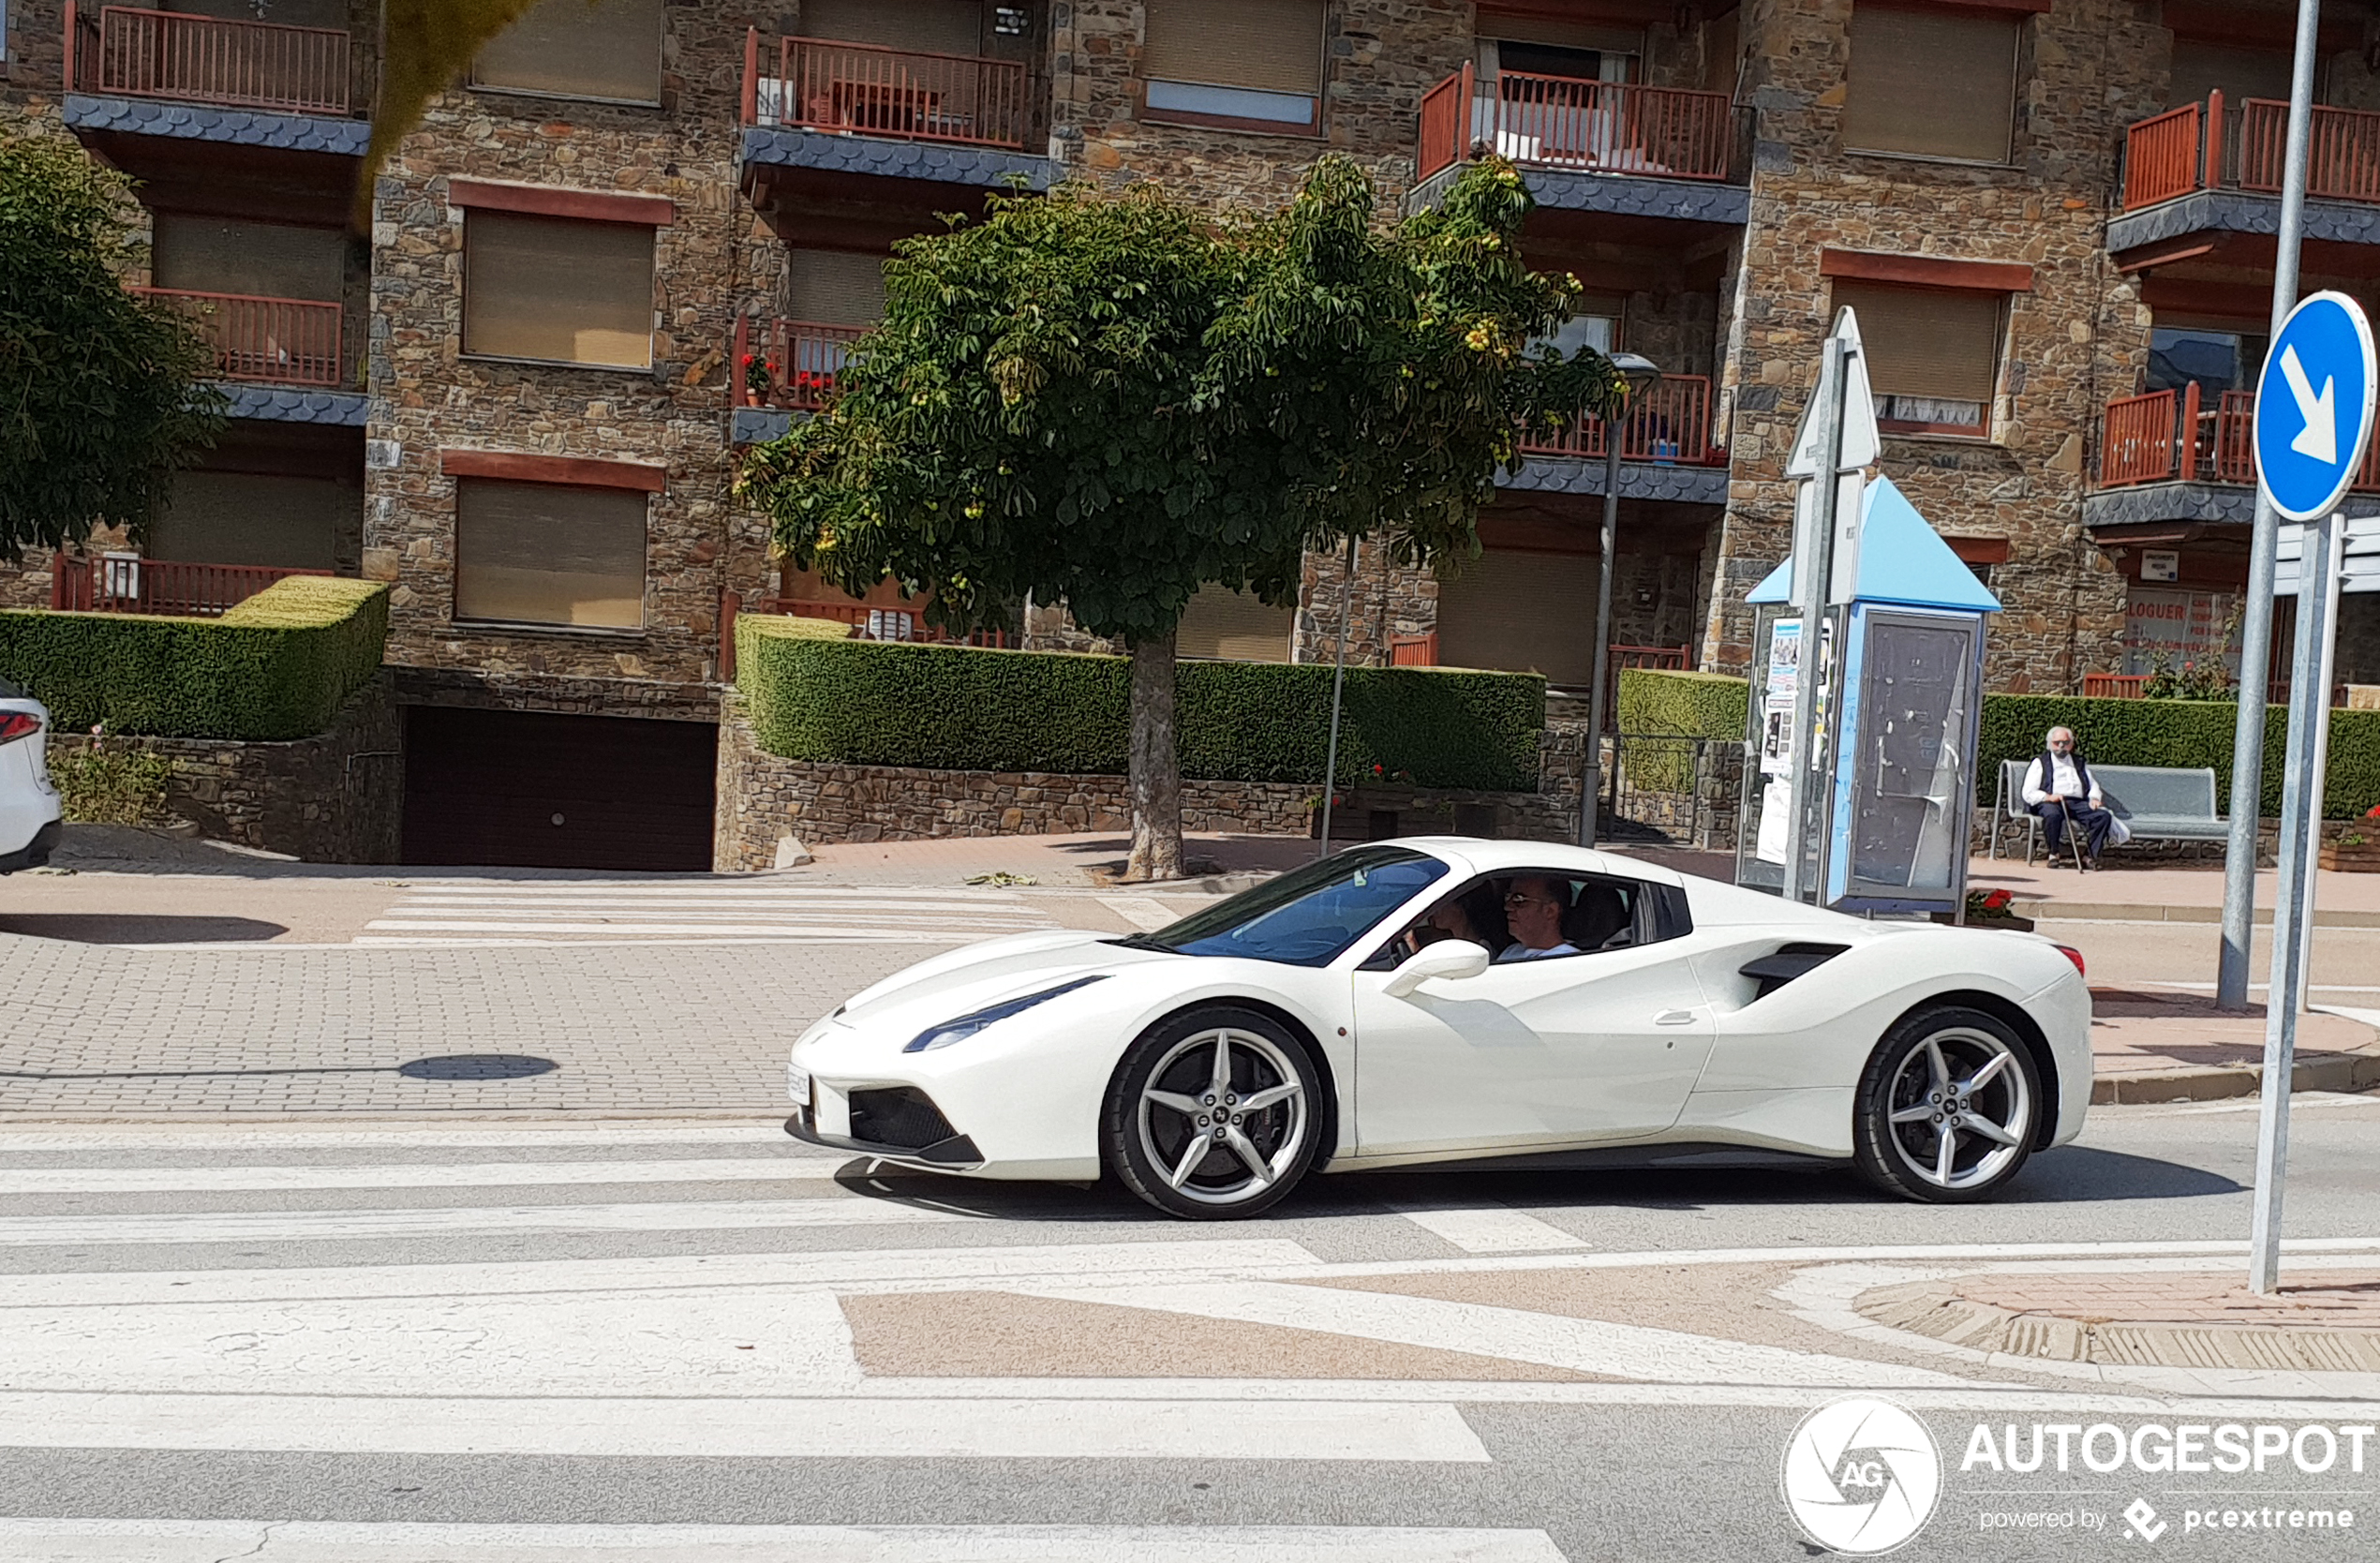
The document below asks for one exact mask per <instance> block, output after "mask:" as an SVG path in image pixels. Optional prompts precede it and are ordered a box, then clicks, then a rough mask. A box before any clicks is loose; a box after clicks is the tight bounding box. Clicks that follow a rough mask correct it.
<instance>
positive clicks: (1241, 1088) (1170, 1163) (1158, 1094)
mask: <svg viewBox="0 0 2380 1563" xmlns="http://www.w3.org/2000/svg"><path fill="white" fill-rule="evenodd" d="M1142 1079H1143V1080H1144V1081H1145V1083H1144V1084H1142V1086H1141V1087H1140V1099H1139V1102H1138V1110H1137V1112H1136V1114H1135V1117H1136V1120H1137V1122H1136V1124H1135V1128H1136V1132H1137V1133H1138V1137H1139V1141H1140V1150H1141V1152H1142V1154H1144V1155H1145V1156H1146V1157H1147V1158H1148V1161H1149V1164H1150V1166H1151V1167H1152V1168H1153V1169H1155V1171H1156V1173H1157V1175H1158V1176H1159V1177H1160V1178H1162V1179H1163V1180H1164V1181H1165V1183H1166V1186H1167V1187H1168V1188H1169V1189H1171V1190H1172V1191H1173V1192H1174V1193H1175V1194H1176V1195H1178V1196H1180V1197H1181V1198H1184V1199H1189V1200H1194V1201H1196V1202H1197V1203H1199V1204H1203V1205H1214V1206H1229V1205H1236V1204H1241V1203H1243V1202H1245V1201H1247V1200H1249V1199H1252V1198H1257V1196H1259V1195H1261V1194H1263V1193H1264V1192H1265V1191H1267V1190H1269V1189H1270V1188H1271V1187H1272V1185H1273V1183H1276V1182H1277V1181H1278V1180H1279V1179H1280V1178H1282V1177H1283V1176H1284V1175H1285V1174H1287V1172H1289V1171H1290V1169H1292V1168H1294V1167H1296V1166H1297V1165H1298V1163H1299V1161H1300V1158H1301V1154H1302V1152H1303V1151H1304V1149H1305V1143H1306V1139H1307V1137H1308V1136H1309V1135H1310V1134H1311V1133H1312V1132H1313V1117H1314V1115H1313V1104H1311V1103H1310V1102H1308V1101H1307V1099H1306V1090H1305V1086H1304V1085H1303V1084H1302V1080H1301V1078H1300V1075H1299V1071H1298V1066H1297V1064H1295V1063H1293V1062H1292V1061H1291V1060H1290V1058H1289V1056H1288V1054H1287V1052H1286V1051H1284V1050H1283V1049H1282V1048H1281V1046H1280V1045H1279V1044H1278V1043H1276V1042H1274V1041H1273V1040H1272V1038H1271V1037H1269V1036H1264V1035H1258V1034H1257V1033H1256V1032H1253V1031H1242V1030H1241V1029H1239V1028H1237V1027H1233V1026H1216V1027H1213V1028H1212V1029H1210V1030H1204V1031H1199V1032H1197V1033H1194V1034H1193V1035H1188V1036H1185V1037H1183V1038H1182V1039H1180V1040H1179V1041H1177V1042H1175V1043H1174V1044H1173V1046H1172V1047H1171V1048H1170V1049H1168V1050H1167V1051H1166V1053H1165V1055H1164V1056H1163V1057H1162V1058H1160V1059H1159V1060H1158V1061H1157V1062H1156V1064H1154V1065H1153V1066H1152V1067H1151V1068H1150V1069H1149V1070H1148V1072H1147V1073H1146V1074H1145V1075H1144V1076H1143V1077H1142Z"/></svg>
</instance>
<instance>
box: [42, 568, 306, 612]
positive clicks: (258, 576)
mask: <svg viewBox="0 0 2380 1563" xmlns="http://www.w3.org/2000/svg"><path fill="white" fill-rule="evenodd" d="M329 573H331V572H329V571H327V570H281V569H276V568H274V567H271V566H268V565H251V564H190V563H186V562H184V561H182V560H179V559H151V558H141V556H140V555H138V554H100V555H97V556H96V557H92V556H84V557H81V558H78V557H75V556H72V555H68V554H59V555H58V556H56V558H53V559H52V561H51V565H50V606H51V607H52V608H55V609H59V610H61V611H65V612H70V613H133V614H153V615H160V616H165V617H171V618H221V617H222V616H223V615H224V613H225V612H227V611H228V610H230V609H231V608H233V607H236V606H237V605H239V604H240V603H245V602H246V601H247V600H248V599H249V598H251V597H253V596H255V595H256V594H257V593H258V592H260V591H262V590H263V589H264V588H266V587H269V586H271V585H272V584H273V583H274V582H275V581H277V580H280V579H281V578H282V577H283V576H285V575H328V574H329Z"/></svg>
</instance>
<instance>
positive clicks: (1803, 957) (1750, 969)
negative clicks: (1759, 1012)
mask: <svg viewBox="0 0 2380 1563" xmlns="http://www.w3.org/2000/svg"><path fill="white" fill-rule="evenodd" d="M1848 948H1850V946H1849V945H1783V946H1781V947H1779V948H1778V949H1777V950H1775V951H1773V952H1771V953H1770V954H1767V955H1763V956H1762V957H1761V958H1760V959H1759V960H1747V961H1746V962H1744V964H1742V965H1741V966H1738V967H1737V968H1735V975H1738V976H1748V977H1750V978H1751V979H1752V980H1753V981H1755V982H1757V983H1759V984H1760V988H1759V990H1757V991H1755V992H1754V993H1753V994H1752V1002H1753V1003H1754V1004H1758V1003H1759V1002H1760V1001H1761V1000H1763V999H1764V998H1766V997H1768V996H1769V995H1770V994H1771V993H1774V992H1776V991H1777V990H1778V989H1779V988H1782V987H1784V986H1785V985H1786V984H1787V983H1789V982H1791V981H1792V980H1793V979H1794V978H1795V977H1797V976H1801V975H1805V974H1806V973H1809V972H1814V971H1816V970H1817V969H1818V968H1819V967H1821V966H1823V965H1825V964H1826V963H1827V962H1828V961H1829V960H1834V959H1835V958H1836V957H1837V956H1838V955H1840V954H1842V953H1843V951H1844V950H1846V949H1848Z"/></svg>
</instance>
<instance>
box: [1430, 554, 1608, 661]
mask: <svg viewBox="0 0 2380 1563" xmlns="http://www.w3.org/2000/svg"><path fill="white" fill-rule="evenodd" d="M1595 595H1596V561H1595V556H1594V555H1593V554H1586V553H1578V554H1554V553H1541V552H1538V551H1535V550H1529V549H1521V548H1489V549H1486V550H1484V551H1483V552H1482V553H1481V554H1480V557H1479V558H1476V559H1473V560H1471V561H1470V562H1469V563H1468V564H1465V565H1464V566H1463V569H1462V573H1460V574H1458V575H1456V576H1455V577H1454V578H1453V579H1451V580H1448V581H1442V582H1440V583H1439V585H1438V662H1439V664H1440V665H1441V666H1445V667H1477V668H1487V669H1491V670H1494V671H1496V672H1502V673H1538V674H1542V675H1544V677H1545V679H1546V681H1547V682H1548V683H1550V684H1553V685H1554V686H1555V687H1556V688H1561V689H1585V688H1587V687H1589V686H1590V685H1592V684H1593V683H1594V681H1595Z"/></svg>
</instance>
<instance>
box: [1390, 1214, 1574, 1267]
mask: <svg viewBox="0 0 2380 1563" xmlns="http://www.w3.org/2000/svg"><path fill="white" fill-rule="evenodd" d="M1397 1213H1398V1214H1399V1215H1402V1216H1404V1217H1405V1218H1406V1220H1407V1221H1410V1222H1412V1223H1413V1224H1414V1225H1415V1226H1416V1227H1419V1228H1421V1229H1422V1230H1423V1231H1425V1232H1429V1233H1432V1234H1434V1235H1435V1236H1437V1237H1442V1238H1444V1239H1445V1240H1446V1241H1447V1242H1449V1243H1452V1244H1454V1246H1456V1247H1457V1248H1460V1249H1462V1250H1463V1251H1464V1252H1465V1253H1466V1254H1521V1253H1530V1252H1539V1253H1541V1252H1543V1251H1545V1250H1547V1249H1550V1248H1587V1247H1592V1246H1593V1244H1591V1243H1587V1242H1586V1241H1585V1240H1584V1239H1582V1238H1576V1237H1572V1236H1571V1235H1570V1234H1569V1233H1568V1232H1566V1231H1564V1230H1562V1228H1559V1227H1556V1226H1554V1224H1553V1223H1552V1222H1550V1221H1540V1220H1539V1219H1538V1218H1537V1217H1536V1216H1533V1215H1529V1214H1526V1213H1523V1212H1521V1211H1516V1210H1513V1209H1511V1208H1510V1206H1506V1205H1498V1204H1493V1203H1491V1204H1486V1205H1478V1206H1473V1207H1470V1208H1468V1209H1464V1210H1419V1209H1414V1208H1411V1207H1407V1206H1399V1207H1398V1209H1397Z"/></svg>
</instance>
